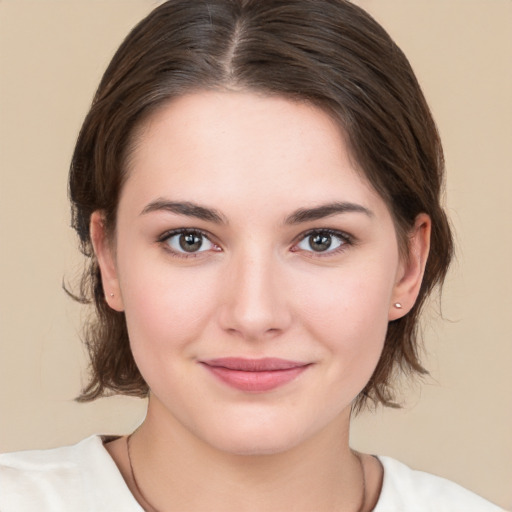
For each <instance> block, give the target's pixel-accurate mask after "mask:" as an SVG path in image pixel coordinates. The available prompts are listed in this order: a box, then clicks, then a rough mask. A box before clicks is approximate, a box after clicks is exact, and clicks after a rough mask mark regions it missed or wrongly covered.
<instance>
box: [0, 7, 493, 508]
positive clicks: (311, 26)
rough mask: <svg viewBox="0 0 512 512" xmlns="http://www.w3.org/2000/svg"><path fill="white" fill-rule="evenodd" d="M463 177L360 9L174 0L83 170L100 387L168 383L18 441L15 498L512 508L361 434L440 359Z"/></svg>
mask: <svg viewBox="0 0 512 512" xmlns="http://www.w3.org/2000/svg"><path fill="white" fill-rule="evenodd" d="M442 178H443V158H442V149H441V145H440V142H439V138H438V135H437V131H436V129H435V125H434V122H433V120H432V118H431V115H430V112H429V110H428V107H427V105H426V103H425V100H424V98H423V95H422V93H421V90H420V88H419V86H418V84H417V82H416V79H415V77H414V75H413V73H412V70H411V69H410V67H409V65H408V63H407V60H406V59H405V57H404V56H403V54H402V53H401V52H400V50H399V49H398V48H397V47H396V45H394V43H393V42H392V41H391V40H390V39H389V37H388V36H387V34H386V33H385V32H384V31H383V29H382V28H381V27H379V26H378V25H377V24H376V23H375V22H374V21H373V20H372V19H371V18H370V17H369V16H368V15H366V14H365V13H364V12H363V11H361V10H360V9H359V8H357V7H355V6H353V5H351V4H350V3H348V2H344V1H341V0H337V1H332V0H330V1H327V0H326V1H311V0H310V1H269V2H259V1H245V2H244V1H241V0H240V1H234V0H233V1H228V0H217V1H210V2H188V1H185V0H181V1H175V0H171V1H170V2H166V3H164V4H163V5H162V6H160V7H159V8H158V9H156V10H155V11H154V12H153V13H152V14H151V15H150V16H148V18H146V19H145V20H143V21H142V22H141V23H140V24H139V25H138V26H137V27H136V28H135V29H134V30H133V31H132V32H131V34H130V35H129V36H128V38H127V39H126V40H125V42H124V43H123V44H122V46H121V47H120V49H119V51H118V52H117V54H116V55H115V56H114V59H113V60H112V62H111V64H110V66H109V68H108V69H107V71H106V73H105V75H104V77H103V80H102V82H101V84H100V86H99V89H98V92H97V95H96V98H95V101H94V103H93V106H92V108H91V111H90V112H89V114H88V116H87V118H86V120H85V122H84V125H83V127H82V131H81V133H80V136H79V139H78V142H77V146H76V149H75V154H74V156H73V162H72V167H71V172H70V194H71V200H72V203H73V214H74V226H75V228H76V230H77V232H78V234H79V236H80V240H81V244H82V249H83V251H84V252H85V254H87V255H88V256H89V257H90V268H89V271H88V272H87V273H86V275H85V276H84V279H83V282H82V297H80V299H82V300H83V299H86V298H92V300H94V303H95V306H96V311H97V318H95V319H94V320H93V321H92V322H91V324H90V325H89V326H88V328H87V330H86V341H87V344H88V348H89V351H90V356H91V369H92V377H91V381H90V383H89V385H88V386H87V387H86V388H85V390H84V391H83V394H82V395H81V397H80V399H81V400H84V401H85V400H93V399H95V398H97V397H100V396H102V395H104V394H106V393H112V392H115V393H124V394H129V395H135V396H146V395H148V394H149V406H148V413H147V417H146V420H145V421H144V422H143V424H142V425H141V426H140V427H139V429H137V430H136V431H135V432H134V433H133V434H132V435H130V436H128V437H120V438H116V439H101V438H99V437H94V438H90V439H88V440H86V441H84V442H82V443H80V444H79V445H77V446H75V447H70V448H62V449H58V450H54V451H48V452H33V453H28V454H13V455H6V456H4V457H3V458H2V459H1V464H2V466H1V473H0V476H1V478H2V480H3V484H2V489H3V490H2V495H1V496H0V509H1V510H2V511H4V510H5V511H9V510H52V511H54V510H80V509H83V510H123V511H124V510H141V507H142V509H144V510H148V511H154V510H157V511H171V510H176V511H182V510H190V511H195V510H230V509H237V510H315V511H322V510H329V511H331V510H340V511H352V510H354V511H356V510H357V511H368V510H375V511H384V510H475V511H476V510H478V511H480V510H497V507H494V506H493V505H491V504H489V503H487V502H485V501H484V500H483V499H481V498H479V497H477V496H476V495H474V494H472V493H470V492H469V491H466V490H464V489H462V488H460V487H458V486H457V485H455V484H452V483H450V482H448V481H446V480H443V479H439V478H437V477H434V476H432V475H427V474H424V473H418V472H413V471H412V470H410V469H408V468H407V467H405V466H403V465H402V464H400V463H399V462H397V461H394V460H392V459H387V458H385V457H379V458H377V457H373V456H370V455H365V454H360V453H357V452H355V451H353V450H351V449H350V447H349V442H348V429H349V424H350V416H351V413H352V412H354V411H355V412H357V411H358V410H360V409H361V408H362V407H364V406H366V405H368V404H371V403H376V404H377V403H381V404H383V405H387V406H393V405H394V396H393V389H392V382H393V377H394V376H395V375H396V374H397V373H398V372H400V371H401V372H406V373H408V374H411V375H412V374H414V373H417V374H421V373H424V372H425V370H424V369H423V368H422V366H421V364H420V362H419V360H418V355H417V339H416V325H417V320H418V315H419V312H420V309H421V306H422V304H423V302H424V301H425V299H426V297H427V296H428V294H429V293H430V292H431V290H432V289H433V287H434V286H435V285H436V284H439V283H441V282H442V280H443V278H444V276H445V273H446V271H447V268H448V264H449V261H450V258H451V253H452V242H451V236H450V230H449V227H448V223H447V220H446V217H445V214H444V212H443V210H442V208H441V206H440V204H439V196H440V192H441V184H442ZM198 488H199V489H200V490H201V492H197V489H198ZM80 507H81V508H80Z"/></svg>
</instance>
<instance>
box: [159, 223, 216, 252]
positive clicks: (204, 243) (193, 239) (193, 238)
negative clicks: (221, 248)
mask: <svg viewBox="0 0 512 512" xmlns="http://www.w3.org/2000/svg"><path fill="white" fill-rule="evenodd" d="M160 242H162V243H164V244H166V245H168V246H169V248H170V249H171V251H172V252H174V253H177V254H179V255H180V256H186V255H188V254H190V255H192V254H197V253H200V252H205V251H211V250H218V246H217V245H215V244H214V243H213V242H211V241H210V240H209V239H208V237H207V236H206V235H205V234H204V233H202V232H201V231H198V230H196V229H180V230H175V231H172V232H170V233H166V234H165V235H164V236H162V237H161V238H160Z"/></svg>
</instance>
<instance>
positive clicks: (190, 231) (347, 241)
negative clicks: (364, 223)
mask: <svg viewBox="0 0 512 512" xmlns="http://www.w3.org/2000/svg"><path fill="white" fill-rule="evenodd" d="M183 234H187V235H198V236H200V237H202V238H203V239H206V240H207V241H208V242H209V243H210V244H212V245H213V246H214V247H216V248H218V249H216V251H221V249H220V247H219V246H218V245H217V244H216V243H215V242H213V241H212V240H211V235H210V234H208V233H206V232H205V231H202V230H200V229H195V228H179V229H173V230H171V231H166V232H165V233H163V234H162V235H161V236H159V237H158V239H157V242H158V243H160V244H162V245H163V246H164V248H165V250H166V251H168V252H170V253H171V254H172V255H173V256H174V257H176V258H197V257H198V256H200V255H201V253H203V252H207V250H203V251H195V252H188V253H187V252H186V251H184V252H180V251H176V250H174V249H172V248H171V247H170V245H169V243H168V241H169V240H170V239H171V238H172V237H174V236H177V235H183ZM314 235H328V236H330V237H333V238H337V239H338V240H339V241H340V242H341V244H340V245H339V246H338V247H336V248H334V249H332V250H326V251H314V250H311V251H307V250H302V252H305V253H310V255H311V256H309V257H315V258H324V257H328V256H332V255H334V254H339V253H340V252H343V251H345V250H346V249H347V246H351V245H354V243H355V241H354V238H353V237H352V236H351V235H349V234H348V233H345V232H343V231H338V230H334V229H328V228H323V229H311V230H309V231H306V232H305V233H303V234H301V235H300V237H299V238H298V241H297V242H295V243H294V245H293V247H292V249H291V251H292V252H299V251H301V249H298V248H297V246H298V244H300V243H301V242H303V241H304V240H306V239H307V238H309V237H311V236H314Z"/></svg>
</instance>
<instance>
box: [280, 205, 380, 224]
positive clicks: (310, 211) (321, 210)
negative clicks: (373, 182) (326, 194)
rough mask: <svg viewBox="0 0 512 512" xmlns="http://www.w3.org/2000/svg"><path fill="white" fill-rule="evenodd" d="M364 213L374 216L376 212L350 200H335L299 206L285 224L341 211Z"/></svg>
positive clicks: (315, 218)
mask: <svg viewBox="0 0 512 512" xmlns="http://www.w3.org/2000/svg"><path fill="white" fill-rule="evenodd" d="M353 212H354V213H363V214H365V215H367V216H368V217H370V218H371V217H373V216H374V214H373V212H372V211H371V210H369V209H368V208H365V207H364V206H362V205H360V204H356V203H348V202H335V203H328V204H323V205H320V206H316V207H314V208H299V209H298V210H296V211H295V212H293V213H292V214H291V215H289V216H288V217H286V219H285V224H300V223H301V222H308V221H312V220H318V219H323V218H325V217H330V216H331V215H338V214H340V213H353Z"/></svg>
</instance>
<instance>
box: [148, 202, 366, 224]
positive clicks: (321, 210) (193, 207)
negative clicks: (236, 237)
mask: <svg viewBox="0 0 512 512" xmlns="http://www.w3.org/2000/svg"><path fill="white" fill-rule="evenodd" d="M156 211H168V212H171V213H176V214H178V215H185V216H187V217H194V218H196V219H201V220H205V221H208V222H214V223H216V224H228V221H227V219H226V217H225V216H224V215H223V214H222V213H220V212H219V211H218V210H215V209H213V208H207V207H205V206H200V205H198V204H195V203H191V202H189V201H185V202H176V201H168V200H166V199H157V200H155V201H152V202H151V203H149V204H148V205H147V206H146V207H144V209H143V210H142V212H141V215H146V214H148V213H151V212H156ZM354 212H355V213H363V214H365V215H367V216H368V217H370V218H371V217H373V216H374V215H373V212H372V211H371V210H369V209H368V208H365V207H364V206H362V205H360V204H356V203H349V202H335V203H328V204H324V205H320V206H316V207H314V208H299V209H298V210H295V211H294V212H293V213H292V214H291V215H289V216H287V217H286V218H285V221H284V222H285V224H289V225H293V224H300V223H302V222H308V221H312V220H318V219H323V218H325V217H330V216H332V215H338V214H340V213H354Z"/></svg>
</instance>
